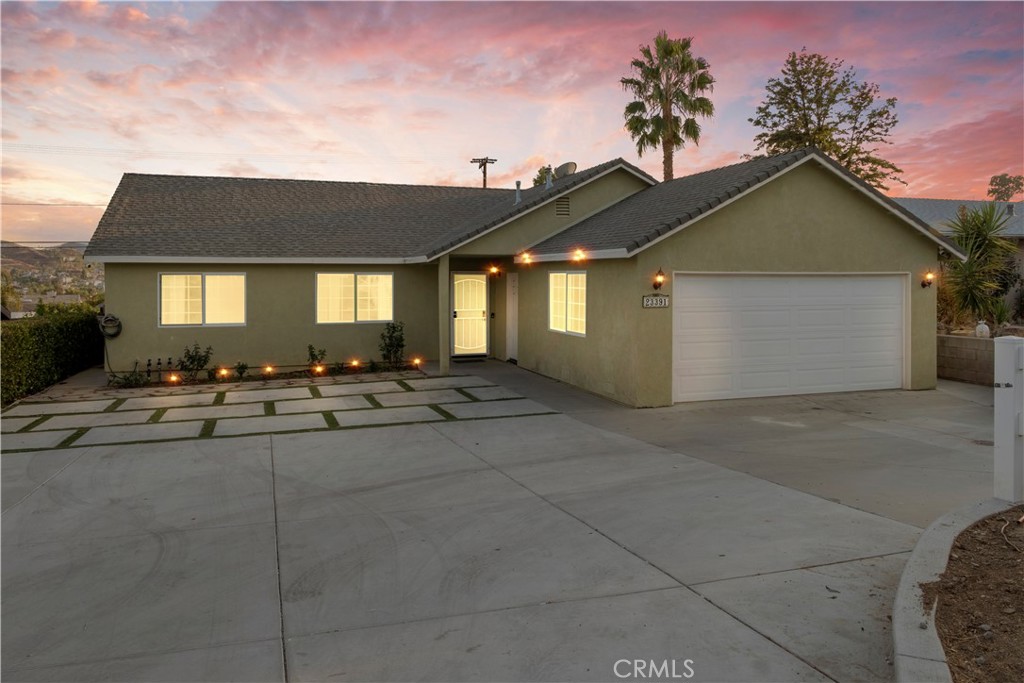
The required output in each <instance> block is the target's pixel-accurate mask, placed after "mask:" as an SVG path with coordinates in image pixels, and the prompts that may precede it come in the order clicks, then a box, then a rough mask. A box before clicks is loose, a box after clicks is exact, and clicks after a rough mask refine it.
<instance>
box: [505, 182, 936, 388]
mask: <svg viewBox="0 0 1024 683" xmlns="http://www.w3.org/2000/svg"><path fill="white" fill-rule="evenodd" d="M813 164H814V162H809V163H807V164H804V165H803V166H801V167H798V168H796V169H793V170H792V171H790V172H788V173H786V174H785V175H783V176H781V177H778V178H776V179H774V180H772V181H771V182H769V183H768V184H766V185H764V186H763V187H760V188H758V189H755V190H754V191H752V192H751V193H749V194H747V195H745V196H744V197H742V198H741V199H739V200H738V201H736V202H734V203H732V204H730V205H728V206H726V207H724V208H722V209H720V210H719V211H717V212H715V213H714V214H712V215H709V216H707V217H706V218H704V219H703V220H701V221H698V222H697V223H695V224H693V225H691V226H690V227H688V228H685V229H683V230H682V231H680V232H678V233H676V234H675V235H673V236H671V237H669V238H667V239H665V240H663V241H661V242H660V243H658V244H656V245H654V246H653V247H650V248H649V249H647V250H646V251H644V252H641V253H640V254H638V255H637V256H634V257H633V258H630V259H624V260H608V261H593V262H590V263H587V264H586V266H585V268H586V270H587V271H588V273H589V276H588V281H587V287H588V291H587V296H588V309H587V327H588V332H587V338H586V339H585V340H580V339H576V338H568V339H566V338H564V335H558V334H557V333H553V332H549V331H548V330H547V320H546V311H547V298H546V297H547V281H546V276H543V277H538V276H540V275H542V274H543V273H545V272H547V271H550V270H552V269H556V270H557V269H566V268H569V269H571V267H569V266H567V265H566V264H558V265H552V264H542V265H535V266H532V267H531V268H530V272H529V273H528V275H527V276H524V277H523V278H522V280H521V282H522V283H523V285H522V287H521V296H520V311H521V313H520V349H521V350H522V351H521V353H520V356H521V358H520V363H521V364H523V365H524V366H525V367H528V368H531V369H534V370H537V371H538V372H541V373H543V374H546V375H549V376H551V377H555V378H557V379H561V380H564V381H567V382H571V383H573V384H577V385H579V386H582V387H583V388H586V389H589V390H591V391H594V392H596V393H599V394H603V395H606V396H610V397H613V398H615V399H617V400H619V401H622V402H625V403H628V404H630V405H635V406H662V405H670V404H671V403H672V309H671V308H668V309H646V310H645V309H641V308H640V298H641V296H642V295H643V294H647V293H650V292H652V291H653V290H652V289H651V281H652V279H653V277H654V274H655V273H656V272H657V271H658V269H659V268H661V269H662V270H664V272H665V273H667V274H669V277H668V279H667V282H666V284H665V286H664V288H663V289H662V290H661V291H662V292H664V293H666V294H669V295H670V296H671V295H672V293H673V292H672V286H673V282H672V277H671V275H672V273H673V272H674V271H688V272H705V273H711V272H717V273H905V274H908V278H909V282H910V286H909V287H908V291H909V299H910V327H909V334H910V340H909V344H907V345H906V348H907V350H908V353H909V360H908V361H905V362H909V364H910V372H909V386H908V388H911V389H929V388H934V386H935V288H934V287H931V288H928V289H922V288H921V287H919V286H917V283H918V282H919V281H920V278H921V276H922V275H923V274H924V273H925V272H926V271H928V270H932V271H936V270H937V268H938V248H937V245H936V244H935V243H934V242H932V241H930V240H929V239H928V238H926V237H924V236H923V235H921V234H920V233H917V232H916V231H914V230H913V229H912V228H910V227H909V226H908V225H906V224H905V223H904V222H903V221H901V220H899V219H898V218H896V217H895V216H893V215H892V214H890V213H889V212H887V211H886V210H885V209H883V208H882V207H880V206H879V205H877V204H875V203H874V202H872V201H871V200H870V199H869V198H867V197H865V196H864V195H863V194H861V193H860V192H858V191H857V190H855V189H853V188H851V187H850V186H849V185H848V184H847V183H846V182H844V181H843V180H841V179H839V178H837V177H835V176H834V175H832V174H831V173H830V172H829V171H827V170H824V169H821V168H820V167H818V166H816V165H813ZM584 246H585V245H584ZM527 310H528V311H529V315H527V314H525V313H524V312H525V311H527ZM527 349H528V350H529V353H528V354H527V353H525V351H526V350H527Z"/></svg>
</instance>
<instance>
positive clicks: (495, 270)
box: [487, 266, 501, 277]
mask: <svg viewBox="0 0 1024 683" xmlns="http://www.w3.org/2000/svg"><path fill="white" fill-rule="evenodd" d="M487 272H489V273H490V274H491V275H493V276H495V277H500V276H501V268H499V267H498V266H491V267H490V268H488V269H487Z"/></svg>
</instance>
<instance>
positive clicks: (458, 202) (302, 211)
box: [86, 173, 514, 259]
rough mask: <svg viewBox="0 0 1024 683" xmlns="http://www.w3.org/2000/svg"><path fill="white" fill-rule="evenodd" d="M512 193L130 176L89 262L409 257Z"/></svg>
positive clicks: (103, 224)
mask: <svg viewBox="0 0 1024 683" xmlns="http://www.w3.org/2000/svg"><path fill="white" fill-rule="evenodd" d="M513 196H514V191H512V190H496V189H483V188H473V187H433V186H422V185H385V184H377V183H349V182H331V181H319V180H276V179H263V178H217V177H203V176H170V175H143V174H135V173H126V174H125V175H124V177H123V178H122V179H121V183H120V184H119V185H118V187H117V190H116V191H115V192H114V196H113V197H112V198H111V200H110V204H109V205H108V206H107V210H106V212H105V213H104V214H103V217H102V218H101V219H100V222H99V225H98V226H97V228H96V232H95V234H94V235H93V237H92V240H91V241H90V243H89V246H88V248H87V249H86V256H87V257H104V256H115V257H116V256H144V257H150V258H152V257H166V258H169V259H173V258H175V257H233V258H296V259H301V258H323V257H332V256H344V257H353V258H395V257H398V258H405V257H413V256H421V255H422V254H424V253H426V250H427V248H428V245H430V244H433V243H435V242H437V241H438V240H439V239H441V238H442V237H444V236H446V235H449V234H451V233H452V231H453V230H454V229H455V227H456V226H459V225H462V224H463V223H464V222H465V221H466V220H467V219H469V218H470V217H472V216H475V215H478V214H480V213H481V212H483V211H485V210H488V209H490V208H491V207H494V206H495V205H496V204H499V203H500V204H501V205H507V206H511V205H512V202H513Z"/></svg>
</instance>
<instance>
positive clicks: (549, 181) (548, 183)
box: [544, 166, 555, 190]
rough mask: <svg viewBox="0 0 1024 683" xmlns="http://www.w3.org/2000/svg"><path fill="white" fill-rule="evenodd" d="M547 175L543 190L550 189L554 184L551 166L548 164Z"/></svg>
mask: <svg viewBox="0 0 1024 683" xmlns="http://www.w3.org/2000/svg"><path fill="white" fill-rule="evenodd" d="M547 175H548V178H547V181H546V182H545V183H544V189H545V190H550V189H551V188H552V187H554V186H555V183H554V179H553V178H552V174H551V167H550V166H548V174H547Z"/></svg>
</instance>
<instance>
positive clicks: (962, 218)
mask: <svg viewBox="0 0 1024 683" xmlns="http://www.w3.org/2000/svg"><path fill="white" fill-rule="evenodd" d="M1007 220H1008V217H1007V216H1006V214H1005V213H1004V212H1003V210H1002V209H1001V208H998V207H997V206H996V204H995V203H991V204H987V205H985V206H984V207H983V208H980V209H967V208H966V207H960V211H959V212H958V213H957V217H956V219H955V220H953V221H952V222H950V223H949V227H950V228H952V229H953V234H952V238H953V241H954V242H956V243H957V245H959V247H960V249H961V250H962V251H963V252H964V253H965V254H966V255H967V260H966V261H960V260H959V259H956V258H950V259H948V260H947V261H945V262H944V263H943V277H942V280H941V283H940V286H941V287H944V288H948V291H947V293H948V295H949V298H950V299H951V300H952V303H953V306H954V310H957V311H958V312H967V313H971V314H973V315H974V316H975V318H976V319H984V318H987V317H989V316H990V315H992V314H993V313H995V309H996V308H997V307H998V305H999V304H1001V303H1002V297H1003V295H1004V294H1006V292H1007V291H1008V290H1009V289H1010V288H1011V287H1012V286H1013V285H1014V281H1015V278H1014V275H1015V273H1014V253H1015V251H1016V248H1015V247H1014V245H1013V242H1011V241H1010V240H1008V239H1007V238H1006V237H1004V236H1003V232H1004V229H1005V227H1006V222H1007Z"/></svg>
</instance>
